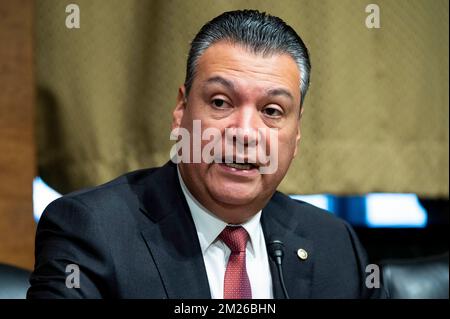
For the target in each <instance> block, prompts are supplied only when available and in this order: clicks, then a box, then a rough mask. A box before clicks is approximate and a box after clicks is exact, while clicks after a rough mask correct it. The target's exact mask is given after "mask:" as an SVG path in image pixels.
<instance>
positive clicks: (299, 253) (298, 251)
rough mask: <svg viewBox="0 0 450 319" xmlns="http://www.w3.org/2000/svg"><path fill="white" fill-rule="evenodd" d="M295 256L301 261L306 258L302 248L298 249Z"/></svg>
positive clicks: (306, 254)
mask: <svg viewBox="0 0 450 319" xmlns="http://www.w3.org/2000/svg"><path fill="white" fill-rule="evenodd" d="M297 256H298V258H300V259H301V260H306V259H307V258H308V252H307V251H306V250H304V249H303V248H300V249H299V250H297Z"/></svg>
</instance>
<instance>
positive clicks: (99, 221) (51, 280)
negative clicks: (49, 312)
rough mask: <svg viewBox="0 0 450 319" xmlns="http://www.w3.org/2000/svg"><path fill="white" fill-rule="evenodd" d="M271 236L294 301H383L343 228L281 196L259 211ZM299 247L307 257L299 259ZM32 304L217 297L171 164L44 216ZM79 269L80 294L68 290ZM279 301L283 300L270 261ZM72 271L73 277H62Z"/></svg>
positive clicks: (73, 198) (53, 207) (63, 203)
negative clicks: (48, 300) (72, 266)
mask: <svg viewBox="0 0 450 319" xmlns="http://www.w3.org/2000/svg"><path fill="white" fill-rule="evenodd" d="M261 223H262V228H263V232H264V236H265V238H266V239H269V238H276V239H278V240H281V241H283V243H284V246H285V247H284V255H285V256H284V260H283V272H284V279H285V283H286V288H287V291H288V293H289V295H290V297H291V298H367V297H378V296H379V295H380V293H381V291H380V289H367V288H366V287H365V284H364V283H365V278H366V273H365V265H366V262H367V261H366V257H365V254H364V251H363V249H362V247H361V245H360V243H359V242H358V239H357V238H356V236H355V234H354V232H353V231H352V229H351V228H350V227H349V225H348V224H346V223H345V222H344V221H342V220H340V219H338V218H336V217H335V216H333V215H332V214H330V213H327V212H325V211H322V210H321V209H318V208H316V207H314V206H312V205H309V204H306V203H304V202H298V201H295V200H292V199H290V198H289V197H288V196H285V195H283V194H281V193H279V192H276V193H275V194H274V195H273V197H272V198H271V200H270V202H269V203H268V205H267V206H266V207H265V208H264V209H263V212H262V217H261ZM299 248H303V249H304V250H306V251H307V252H308V258H307V259H306V260H301V259H300V258H299V257H298V256H297V250H298V249H299ZM35 255H36V263H35V269H34V272H33V274H32V275H31V278H30V283H31V287H30V289H29V290H28V295H27V297H28V298H55V297H63V298H80V297H81V298H211V295H210V290H209V284H208V278H207V275H206V269H205V265H204V262H203V257H202V253H201V250H200V244H199V241H198V237H197V234H196V230H195V225H194V222H193V220H192V217H191V214H190V211H189V207H188V205H187V202H186V200H185V198H184V195H183V193H182V190H181V187H180V184H179V181H178V176H177V170H176V166H175V164H173V163H171V162H169V163H167V164H166V165H165V166H163V167H161V168H153V169H145V170H140V171H136V172H132V173H129V174H126V175H124V176H122V177H119V178H117V179H116V180H114V181H111V182H109V183H107V184H104V185H102V186H99V187H96V188H93V189H90V190H83V191H80V192H76V193H72V194H69V195H66V196H64V197H62V198H60V199H58V200H56V201H54V202H52V203H51V204H50V205H49V206H48V207H47V209H46V210H45V212H44V213H43V215H42V217H41V219H40V221H39V225H38V229H37V234H36V251H35ZM69 264H75V265H77V266H78V267H79V270H80V288H67V287H66V278H67V276H68V275H70V274H73V269H69V268H66V267H67V265H69ZM270 268H271V273H272V278H273V279H272V280H273V287H274V296H275V297H276V298H283V293H282V290H281V287H280V284H279V280H278V273H277V270H276V268H275V264H274V263H273V262H272V261H270ZM66 270H67V271H68V272H67V273H66Z"/></svg>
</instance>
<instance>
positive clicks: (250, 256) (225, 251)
mask: <svg viewBox="0 0 450 319" xmlns="http://www.w3.org/2000/svg"><path fill="white" fill-rule="evenodd" d="M178 178H179V180H180V184H181V189H182V190H183V193H184V196H185V197H186V201H187V203H188V205H189V209H190V211H191V214H192V218H193V219H194V224H195V228H196V229H197V235H198V239H199V241H200V248H201V250H202V254H203V260H204V262H205V268H206V273H207V275H208V282H209V289H210V291H211V297H212V298H213V299H223V282H224V277H225V270H226V267H227V263H228V258H229V257H230V254H231V250H230V248H228V246H227V245H226V244H225V243H223V242H222V241H221V240H220V239H218V238H217V236H219V234H220V233H221V232H222V231H223V230H224V229H225V227H226V226H227V225H228V224H227V223H226V222H224V221H222V220H221V219H219V218H218V217H216V216H215V215H214V214H212V213H211V212H209V211H208V210H207V209H206V208H205V207H203V206H202V205H201V204H200V203H199V202H198V201H197V200H196V199H195V198H194V196H192V194H191V193H190V192H189V190H188V189H187V187H186V185H185V184H184V182H183V178H182V177H181V174H180V172H179V170H178ZM260 219H261V211H259V212H258V213H257V214H256V215H255V216H253V217H252V218H251V219H250V220H249V221H247V222H245V223H244V224H241V226H242V227H244V228H245V230H246V231H247V232H248V234H249V237H250V240H249V241H248V242H247V247H246V250H245V255H246V259H245V260H246V265H247V274H248V277H249V280H250V285H251V287H252V298H253V299H273V291H272V275H271V273H270V268H269V260H268V255H267V249H266V242H265V240H264V234H263V231H262V227H261V223H260Z"/></svg>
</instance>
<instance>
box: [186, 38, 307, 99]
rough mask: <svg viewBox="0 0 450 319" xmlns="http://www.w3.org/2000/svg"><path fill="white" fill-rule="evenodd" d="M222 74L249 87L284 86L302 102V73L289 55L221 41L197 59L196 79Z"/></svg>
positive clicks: (242, 85) (200, 80)
mask: <svg viewBox="0 0 450 319" xmlns="http://www.w3.org/2000/svg"><path fill="white" fill-rule="evenodd" d="M213 76H221V77H225V78H227V79H229V80H230V81H233V82H234V83H235V84H237V85H238V86H240V87H247V88H249V89H257V88H261V89H272V88H279V87H281V88H284V89H287V90H289V91H290V92H291V94H292V95H293V96H294V97H296V99H298V102H299V101H300V72H299V70H298V67H297V64H296V63H295V61H294V59H293V58H292V57H291V56H290V55H288V54H277V53H274V54H271V55H263V54H259V53H257V54H255V53H253V52H251V51H250V50H249V49H247V48H244V47H243V46H241V45H239V44H232V43H228V42H219V43H216V44H214V45H212V46H210V47H209V48H208V49H206V50H205V52H204V53H203V55H202V56H201V57H200V59H199V60H198V64H197V68H196V75H195V79H194V82H198V83H202V82H204V81H206V80H207V79H208V78H211V77H213Z"/></svg>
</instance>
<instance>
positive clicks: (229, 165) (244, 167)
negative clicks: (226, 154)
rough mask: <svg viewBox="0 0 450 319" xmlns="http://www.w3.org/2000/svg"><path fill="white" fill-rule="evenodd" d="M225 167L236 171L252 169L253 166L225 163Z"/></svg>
mask: <svg viewBox="0 0 450 319" xmlns="http://www.w3.org/2000/svg"><path fill="white" fill-rule="evenodd" d="M225 165H226V166H228V167H233V168H236V169H247V170H248V169H252V168H253V165H252V164H238V163H225Z"/></svg>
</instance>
